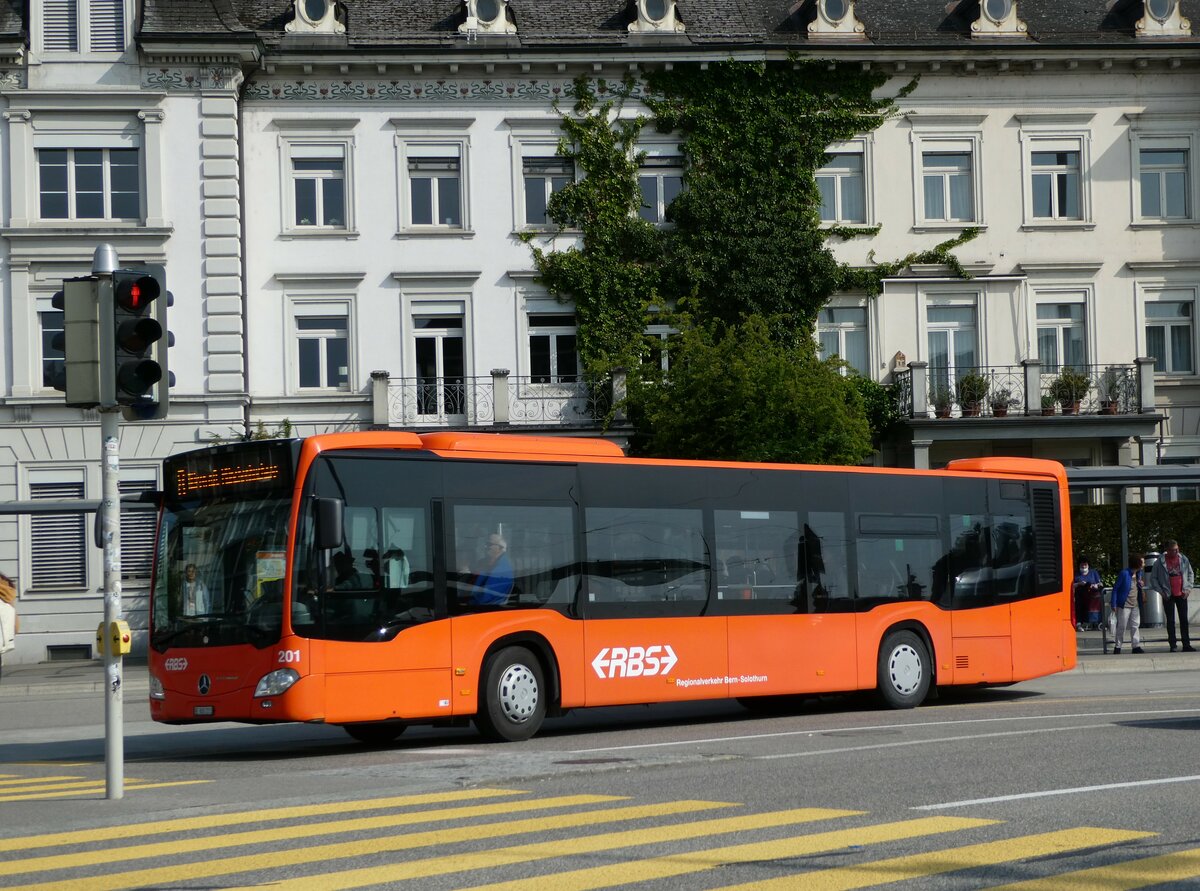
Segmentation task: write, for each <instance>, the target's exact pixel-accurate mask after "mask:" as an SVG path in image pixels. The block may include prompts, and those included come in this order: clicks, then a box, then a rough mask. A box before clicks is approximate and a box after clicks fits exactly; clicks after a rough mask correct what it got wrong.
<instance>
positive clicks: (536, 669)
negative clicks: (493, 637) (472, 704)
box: [475, 647, 546, 742]
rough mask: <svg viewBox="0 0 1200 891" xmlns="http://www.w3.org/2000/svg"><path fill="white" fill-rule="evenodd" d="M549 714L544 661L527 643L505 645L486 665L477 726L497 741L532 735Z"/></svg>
mask: <svg viewBox="0 0 1200 891" xmlns="http://www.w3.org/2000/svg"><path fill="white" fill-rule="evenodd" d="M545 717H546V681H545V677H544V675H543V673H542V666H541V663H540V662H538V660H537V657H536V656H534V655H533V653H531V652H529V650H527V649H525V648H524V647H505V648H504V649H503V650H500V651H499V652H496V653H493V654H492V656H491V657H489V658H488V660H487V663H486V664H485V665H484V667H483V675H482V683H481V685H480V689H479V711H478V712H477V713H476V715H475V726H476V727H478V728H479V732H480V733H482V734H483V735H484V736H485V737H487V738H488V739H490V740H493V741H496V742H519V741H521V740H526V739H529V738H530V737H531V736H533V735H534V734H535V733H537V732H538V728H540V727H541V726H542V719H544V718H545Z"/></svg>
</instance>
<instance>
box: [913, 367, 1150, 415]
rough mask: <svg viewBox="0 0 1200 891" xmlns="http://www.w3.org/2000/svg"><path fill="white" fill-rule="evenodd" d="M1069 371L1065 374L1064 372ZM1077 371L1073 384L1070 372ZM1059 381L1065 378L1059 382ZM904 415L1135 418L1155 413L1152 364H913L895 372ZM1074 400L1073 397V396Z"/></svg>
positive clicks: (1074, 372)
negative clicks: (1045, 366) (948, 366)
mask: <svg viewBox="0 0 1200 891" xmlns="http://www.w3.org/2000/svg"><path fill="white" fill-rule="evenodd" d="M1064 372H1065V373H1064ZM1067 373H1073V374H1074V375H1075V376H1076V381H1077V382H1076V383H1075V385H1074V386H1071V384H1070V382H1068V381H1066V380H1065V378H1066V374H1067ZM1060 374H1061V378H1063V380H1060ZM895 381H896V385H897V389H898V394H897V407H898V408H899V410H900V415H901V417H904V418H908V419H918V418H988V419H996V420H1000V419H1003V418H1017V417H1050V416H1055V415H1059V416H1080V415H1084V416H1086V415H1137V414H1143V413H1153V412H1154V410H1155V409H1154V360H1153V359H1138V360H1137V361H1136V362H1134V363H1133V364H1131V365H1084V366H1071V367H1069V368H1064V369H1057V368H1056V369H1054V370H1053V371H1047V370H1045V369H1043V368H1042V366H1041V363H1039V362H1038V361H1036V360H1026V361H1024V362H1022V363H1021V364H1020V365H987V366H976V367H971V368H959V369H954V370H953V371H950V370H949V369H945V368H932V369H931V368H929V366H928V364H927V363H925V362H913V363H911V364H910V365H909V366H908V367H907V368H906V369H902V370H898V371H896V373H895ZM1071 396H1074V398H1069V397H1071Z"/></svg>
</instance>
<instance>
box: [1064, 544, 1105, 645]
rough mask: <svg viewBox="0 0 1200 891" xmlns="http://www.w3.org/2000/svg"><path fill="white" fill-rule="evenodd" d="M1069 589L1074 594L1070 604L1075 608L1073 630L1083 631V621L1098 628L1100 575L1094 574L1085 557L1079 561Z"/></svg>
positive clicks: (1094, 570) (1101, 587) (1093, 568)
mask: <svg viewBox="0 0 1200 891" xmlns="http://www.w3.org/2000/svg"><path fill="white" fill-rule="evenodd" d="M1071 589H1072V591H1073V593H1074V596H1073V597H1072V598H1071V603H1072V605H1073V606H1074V608H1075V630H1076V631H1082V630H1083V623H1084V620H1085V619H1086V620H1087V623H1088V625H1093V626H1095V627H1097V628H1098V627H1100V603H1101V600H1100V592H1101V590H1102V589H1103V586H1102V585H1101V584H1100V573H1098V572H1096V569H1095V567H1093V566H1092V565H1091V564H1090V563H1089V562H1088V558H1087V557H1084V558H1082V559H1081V560H1080V561H1079V572H1077V573H1075V581H1074V582H1072V584H1071ZM1093 601H1094V602H1093Z"/></svg>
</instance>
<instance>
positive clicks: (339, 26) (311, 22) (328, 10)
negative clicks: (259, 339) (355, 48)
mask: <svg viewBox="0 0 1200 891" xmlns="http://www.w3.org/2000/svg"><path fill="white" fill-rule="evenodd" d="M294 3H295V16H294V18H293V19H292V20H291V21H290V22H288V23H287V25H286V27H285V28H284V30H285V31H286V32H287V33H289V34H297V33H299V34H345V33H346V25H345V24H344V22H343V19H344V16H342V15H340V14H339V13H340V9H339V8H338V7H339V6H340V4H339V3H337V0H294Z"/></svg>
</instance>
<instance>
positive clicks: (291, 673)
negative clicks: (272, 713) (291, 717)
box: [254, 668, 300, 699]
mask: <svg viewBox="0 0 1200 891" xmlns="http://www.w3.org/2000/svg"><path fill="white" fill-rule="evenodd" d="M298 680H300V673H299V672H298V671H296V670H295V669H293V668H280V669H278V670H276V671H273V672H271V673H270V674H265V675H263V678H262V680H261V681H259V682H258V686H257V687H255V688H254V696H255V698H256V699H257V698H261V697H263V696H278V695H279V694H280V693H283V692H284V691H285V690H287V689H288V688H289V687H291V686H292V684H294V683H296V681H298Z"/></svg>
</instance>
